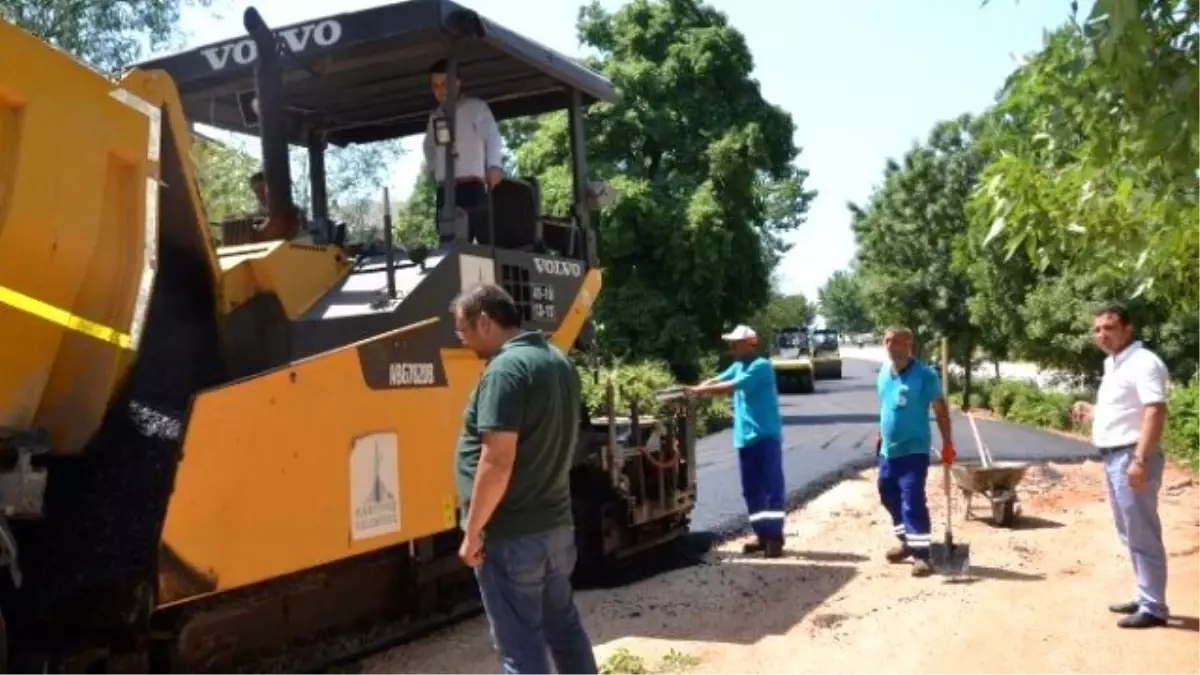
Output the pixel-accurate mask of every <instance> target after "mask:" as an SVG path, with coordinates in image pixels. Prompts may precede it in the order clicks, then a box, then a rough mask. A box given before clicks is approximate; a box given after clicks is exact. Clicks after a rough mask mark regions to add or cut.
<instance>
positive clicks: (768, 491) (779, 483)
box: [738, 438, 787, 541]
mask: <svg viewBox="0 0 1200 675" xmlns="http://www.w3.org/2000/svg"><path fill="white" fill-rule="evenodd" d="M738 464H739V468H740V469H741V474H742V497H744V498H745V500H746V513H747V514H749V516H750V527H752V528H754V534H756V535H758V538H759V539H760V540H762V541H783V519H784V516H786V515H787V512H786V511H785V509H784V500H785V499H786V497H787V495H786V493H785V489H784V482H783V447H782V444H781V443H780V441H779V439H778V438H762V439H759V440H757V441H755V442H753V443H751V444H750V445H747V446H746V447H744V448H739V449H738Z"/></svg>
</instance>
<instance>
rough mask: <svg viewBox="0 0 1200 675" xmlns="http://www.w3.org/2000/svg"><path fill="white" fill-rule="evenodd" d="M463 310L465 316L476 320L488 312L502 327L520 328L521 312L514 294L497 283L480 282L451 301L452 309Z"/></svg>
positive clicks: (470, 319) (472, 320) (471, 320)
mask: <svg viewBox="0 0 1200 675" xmlns="http://www.w3.org/2000/svg"><path fill="white" fill-rule="evenodd" d="M456 309H458V310H461V311H462V314H463V318H464V319H466V320H467V321H470V322H472V323H473V322H474V321H475V320H476V319H478V318H479V315H480V314H487V315H488V316H489V317H491V318H492V321H495V322H496V323H497V324H499V325H500V327H501V328H520V327H521V312H520V311H519V310H518V309H517V303H516V302H514V301H513V299H512V296H511V295H509V294H508V292H507V291H505V290H504V289H503V288H501V287H499V286H497V285H496V284H479V285H477V286H475V287H473V288H470V289H467V290H465V291H463V292H462V293H460V294H459V295H458V297H456V298H454V301H453V302H451V303H450V311H451V312H453V311H454V310H456Z"/></svg>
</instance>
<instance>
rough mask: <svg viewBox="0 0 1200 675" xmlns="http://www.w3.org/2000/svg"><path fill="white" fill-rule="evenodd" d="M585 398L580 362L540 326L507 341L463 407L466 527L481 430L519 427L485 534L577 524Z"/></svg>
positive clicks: (458, 467)
mask: <svg viewBox="0 0 1200 675" xmlns="http://www.w3.org/2000/svg"><path fill="white" fill-rule="evenodd" d="M581 396H582V394H581V392H580V384H579V376H578V374H577V373H576V372H575V366H574V365H572V364H571V362H570V361H569V360H568V359H567V357H566V356H563V354H562V352H560V351H559V350H558V348H556V347H555V346H554V345H552V344H550V343H548V342H546V339H545V338H544V337H542V334H541V333H540V332H537V331H531V332H526V333H521V334H520V335H517V336H516V337H514V338H512V339H511V340H509V341H508V342H506V343H504V346H503V347H501V349H500V352H499V353H498V354H496V356H494V357H493V358H492V359H491V361H489V362H488V365H487V368H485V369H484V371H483V376H482V377H481V378H480V380H479V384H478V385H476V387H475V391H473V392H472V393H471V398H470V400H469V401H467V407H466V410H464V411H463V431H462V435H461V436H460V437H459V439H458V452H457V457H456V459H455V478H456V483H457V487H458V497H459V501H460V502H461V503H462V505H463V510H462V522H461V526H463V527H465V526H466V517H467V512H468V511H467V509H468V506H469V504H470V500H471V491H472V489H473V487H474V485H475V472H476V471H477V470H478V468H479V457H480V454H481V452H482V439H483V434H484V433H485V432H489V431H515V432H516V433H517V458H516V462H515V464H514V465H513V469H512V477H511V479H510V480H509V483H508V489H507V490H506V491H505V493H504V497H503V498H502V499H501V501H500V505H499V506H498V507H497V508H496V512H495V513H494V514H493V515H492V519H491V521H489V522H488V524H487V526H486V527H485V528H484V536H485V537H488V538H504V537H516V536H521V535H525V534H533V533H536V532H544V531H546V530H550V529H553V528H556V527H560V526H564V525H571V524H572V519H571V492H570V471H571V459H572V457H573V456H574V454H575V443H576V442H577V440H578V438H579V415H580V412H579V411H580V408H581V403H580V397H581Z"/></svg>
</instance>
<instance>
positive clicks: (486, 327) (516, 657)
mask: <svg viewBox="0 0 1200 675" xmlns="http://www.w3.org/2000/svg"><path fill="white" fill-rule="evenodd" d="M450 311H451V312H452V313H453V315H454V328H455V331H456V332H457V333H458V337H459V339H460V340H462V342H463V343H464V344H465V345H467V346H468V347H469V348H471V350H473V351H474V352H475V353H476V354H478V355H479V356H480V357H481V358H485V359H488V365H487V367H486V368H485V369H484V371H483V376H482V377H481V378H480V380H479V384H478V385H477V386H476V388H475V391H474V392H472V394H471V398H470V400H469V401H468V402H467V407H466V410H465V411H464V412H463V431H462V435H461V436H460V437H459V440H458V453H457V458H456V461H455V476H456V481H457V486H458V495H459V500H460V502H461V503H462V508H463V514H464V515H463V519H462V523H461V525H462V529H463V532H464V537H463V543H462V546H461V548H460V549H459V556H460V557H462V559H463V561H464V562H465V563H467V564H468V565H470V566H471V567H472V568H474V570H475V578H476V581H477V582H478V583H479V591H480V595H481V596H482V598H483V607H484V611H486V612H487V616H488V621H489V623H490V624H491V628H492V639H493V641H494V642H495V644H496V649H497V650H498V651H499V652H500V661H501V665H502V667H503V670H504V672H505V673H548V672H550V659H549V658H547V656H548V655H550V656H553V659H554V665H555V667H556V671H557V672H560V673H595V672H596V671H597V666H596V658H595V656H594V654H593V652H592V644H591V640H590V639H589V638H588V635H587V632H586V631H585V630H584V628H583V623H582V621H581V620H580V617H579V612H578V610H577V609H576V607H575V600H574V589H573V588H572V587H571V574H572V572H573V571H574V569H575V558H576V550H575V531H574V526H573V521H572V518H571V493H570V471H571V459H572V457H573V455H574V453H575V444H576V441H577V439H578V437H579V423H580V420H579V415H580V409H581V407H582V406H581V396H582V394H581V391H580V383H579V376H578V374H577V373H576V372H575V367H574V366H573V365H572V364H571V362H570V361H569V360H567V358H566V357H565V356H563V354H562V352H560V351H558V349H557V348H555V347H554V346H553V345H551V344H549V343H548V342H546V340H545V338H544V337H543V336H542V334H541V333H540V332H538V331H523V330H521V314H520V312H519V311H518V310H517V306H516V303H514V302H513V299H512V297H511V296H509V295H508V293H506V292H505V291H504V289H503V288H500V287H499V286H496V285H494V284H482V285H479V286H476V287H474V288H472V289H470V290H468V291H466V292H464V293H463V294H462V295H460V296H459V297H457V298H455V300H454V302H453V303H452V304H451V306H450Z"/></svg>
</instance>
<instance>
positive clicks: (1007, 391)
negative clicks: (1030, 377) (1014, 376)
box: [987, 380, 1038, 417]
mask: <svg viewBox="0 0 1200 675" xmlns="http://www.w3.org/2000/svg"><path fill="white" fill-rule="evenodd" d="M1031 389H1032V390H1033V391H1034V392H1037V391H1038V390H1037V387H1036V386H1035V385H1032V384H1030V383H1028V382H1023V381H1021V380H1000V381H998V382H996V383H995V384H993V385H992V386H991V388H990V390H989V392H988V399H987V407H988V409H989V410H991V411H992V412H994V413H996V414H997V415H1000V416H1001V417H1005V416H1007V415H1008V411H1009V409H1011V408H1012V406H1013V403H1015V402H1016V400H1017V397H1018V396H1020V395H1021V394H1022V393H1025V394H1026V398H1028V396H1029V394H1028V392H1029V390H1031Z"/></svg>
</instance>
